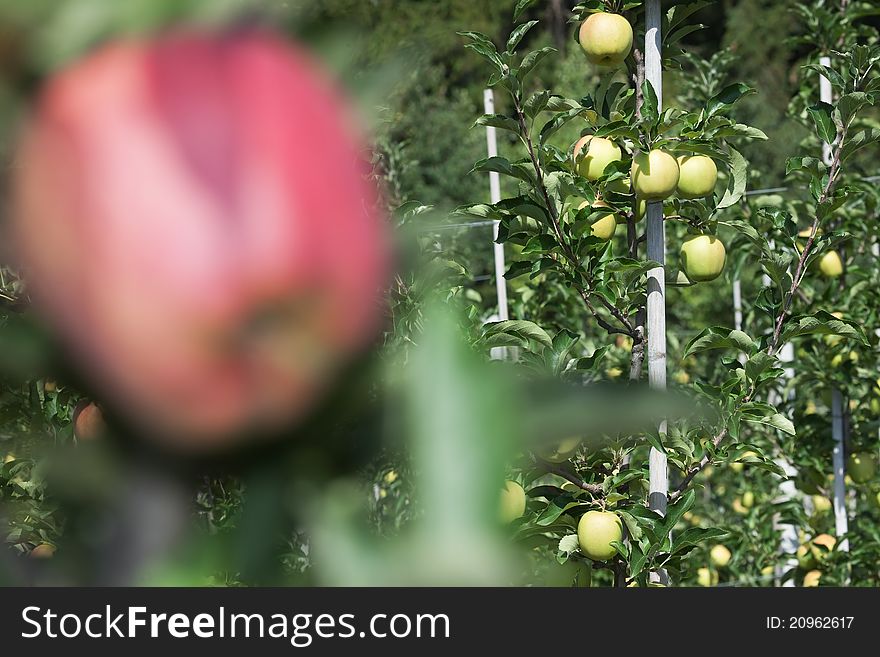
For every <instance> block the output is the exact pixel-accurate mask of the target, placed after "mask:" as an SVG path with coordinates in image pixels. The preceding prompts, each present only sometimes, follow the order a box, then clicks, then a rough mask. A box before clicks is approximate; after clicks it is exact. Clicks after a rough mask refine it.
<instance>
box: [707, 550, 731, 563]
mask: <svg viewBox="0 0 880 657" xmlns="http://www.w3.org/2000/svg"><path fill="white" fill-rule="evenodd" d="M730 557H731V554H730V550H728V549H727V548H726V547H725V546H723V545H715V546H713V548H712V549H711V550H710V551H709V559H710V560H711V561H712V565H713V566H715V567H716V568H725V567H726V566H727V564H728V563H730Z"/></svg>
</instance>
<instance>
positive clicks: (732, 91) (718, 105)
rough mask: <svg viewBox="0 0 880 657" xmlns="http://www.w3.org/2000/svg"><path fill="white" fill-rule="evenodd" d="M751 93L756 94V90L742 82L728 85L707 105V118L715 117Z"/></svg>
mask: <svg viewBox="0 0 880 657" xmlns="http://www.w3.org/2000/svg"><path fill="white" fill-rule="evenodd" d="M751 93H755V90H754V89H752V88H751V87H750V86H749V85H747V84H743V83H742V82H735V83H734V84H729V85H727V86H726V87H724V89H722V90H721V91H719V92H718V93H717V94H715V95H714V96H712V97H711V98H710V99H709V101H708V102H707V103H706V117H707V118H709V117H712V116H715V115H716V114H718V113H719V112H722V111H724V110H726V109H727V108H728V107H730V106H731V105H733V104H734V103H735V102H736V101H738V100H739V99H740V98H742V97H743V96H746V95H748V94H751Z"/></svg>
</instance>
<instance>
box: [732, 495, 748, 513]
mask: <svg viewBox="0 0 880 657" xmlns="http://www.w3.org/2000/svg"><path fill="white" fill-rule="evenodd" d="M730 508H731V509H733V512H734V513H736V514H739V515H741V516H744V515H746V514H747V513H748V512H749V510H748V509H747V508H746V507H744V506H743V503H742V498H740V497H734V498H733V502H731V504H730Z"/></svg>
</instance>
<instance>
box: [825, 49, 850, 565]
mask: <svg viewBox="0 0 880 657" xmlns="http://www.w3.org/2000/svg"><path fill="white" fill-rule="evenodd" d="M819 63H820V64H822V65H823V66H828V67H830V66H831V58H830V57H827V56H825V57H821V58H820V59H819ZM819 100H821V101H822V102H824V103H829V104H830V103H831V102H832V100H833V99H832V97H831V81H830V80H829V79H828V78H826V77H825V76H824V75H822V76H820V77H819ZM831 158H832V154H831V144H827V143H826V144H823V145H822V159H823V160H824V161H825V164H826V165H828V166H830V165H831ZM831 436H832V438H833V439H834V451H833V452H832V459H831V460H832V464H833V466H834V500H833V503H834V529H835V532H836V533H837V535H838V536H844V535H845V534H846V533H847V532H848V531H849V522H848V520H847V517H846V484H845V482H844V476H845V475H846V471H845V461H844V430H843V395H841V394H840V390H838V389H836V388H835V389H834V390H832V391H831ZM839 549H841V550H843V551H849V541H848V540H846V539H844V540H842V541H841V542H840V548H839Z"/></svg>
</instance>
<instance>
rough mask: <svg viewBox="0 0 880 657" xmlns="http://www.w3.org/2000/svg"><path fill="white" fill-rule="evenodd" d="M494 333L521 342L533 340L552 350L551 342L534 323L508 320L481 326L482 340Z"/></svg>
mask: <svg viewBox="0 0 880 657" xmlns="http://www.w3.org/2000/svg"><path fill="white" fill-rule="evenodd" d="M495 333H506V334H508V335H514V336H517V337H519V338H521V339H523V340H526V341H528V340H534V341H535V342H538V343H540V344H542V345H544V346H545V347H548V348H550V349H552V348H553V340H552V338H551V337H550V336H549V335H548V334H547V332H546V331H545V330H544V329H542V328H541V327H540V326H538V325H537V324H535V323H534V322H530V321H528V320H525V319H509V320H505V321H503V322H490V323H488V324H485V325H484V326H483V339H487V338H489V337H491V336H492V335H493V334H495Z"/></svg>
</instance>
